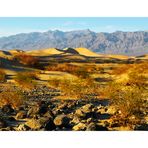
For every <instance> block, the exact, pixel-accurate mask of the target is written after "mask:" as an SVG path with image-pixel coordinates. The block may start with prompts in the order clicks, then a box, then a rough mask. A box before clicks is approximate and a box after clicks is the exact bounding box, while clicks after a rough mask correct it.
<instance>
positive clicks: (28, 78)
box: [15, 72, 38, 88]
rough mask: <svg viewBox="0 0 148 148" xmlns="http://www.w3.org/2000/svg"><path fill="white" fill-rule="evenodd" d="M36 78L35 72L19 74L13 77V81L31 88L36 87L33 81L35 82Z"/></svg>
mask: <svg viewBox="0 0 148 148" xmlns="http://www.w3.org/2000/svg"><path fill="white" fill-rule="evenodd" d="M37 79H38V76H37V74H36V73H35V72H19V73H17V75H16V77H15V81H16V82H17V83H18V84H20V85H23V86H26V87H28V88H32V87H34V86H35V85H36V82H35V81H34V80H37Z"/></svg>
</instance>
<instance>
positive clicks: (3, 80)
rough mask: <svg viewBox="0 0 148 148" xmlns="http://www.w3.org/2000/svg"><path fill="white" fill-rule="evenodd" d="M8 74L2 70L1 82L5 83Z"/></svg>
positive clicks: (0, 73)
mask: <svg viewBox="0 0 148 148" xmlns="http://www.w3.org/2000/svg"><path fill="white" fill-rule="evenodd" d="M5 80H6V73H5V72H4V71H3V70H0V82H5Z"/></svg>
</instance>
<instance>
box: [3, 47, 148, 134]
mask: <svg viewBox="0 0 148 148" xmlns="http://www.w3.org/2000/svg"><path fill="white" fill-rule="evenodd" d="M147 63H148V55H142V56H137V57H134V56H130V57H128V56H124V55H103V54H97V53H94V52H92V51H90V50H88V49H86V48H75V49H74V48H66V49H64V50H60V49H56V48H50V49H41V50H31V51H22V50H16V49H14V50H9V51H2V50H1V51H0V130H2V131H71V130H74V131H86V130H87V131H116V130H148V110H147V109H148V105H147V104H148V102H147V101H148V93H147V89H148V64H147Z"/></svg>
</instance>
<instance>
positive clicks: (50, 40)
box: [0, 29, 148, 55]
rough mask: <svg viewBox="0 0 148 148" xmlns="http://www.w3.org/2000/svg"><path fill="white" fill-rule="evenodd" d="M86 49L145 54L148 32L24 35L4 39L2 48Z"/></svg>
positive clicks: (77, 32)
mask: <svg viewBox="0 0 148 148" xmlns="http://www.w3.org/2000/svg"><path fill="white" fill-rule="evenodd" d="M53 47H54V48H59V49H63V48H66V47H72V48H77V47H85V48H89V49H91V50H92V51H94V52H98V53H106V54H126V55H142V54H145V53H148V32H147V31H137V32H122V31H117V32H114V33H96V32H93V31H91V30H89V29H88V30H78V31H69V32H63V31H59V30H55V31H47V32H43V33H40V32H33V33H26V34H25V33H22V34H17V35H13V36H9V37H1V38H0V49H2V50H9V49H23V50H30V49H45V48H53Z"/></svg>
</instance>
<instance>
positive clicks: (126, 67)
mask: <svg viewBox="0 0 148 148" xmlns="http://www.w3.org/2000/svg"><path fill="white" fill-rule="evenodd" d="M132 67H133V65H132V64H131V65H130V64H128V65H122V66H119V67H115V68H114V69H113V70H112V72H111V74H113V75H121V74H124V73H126V72H128V70H129V69H130V68H132Z"/></svg>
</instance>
